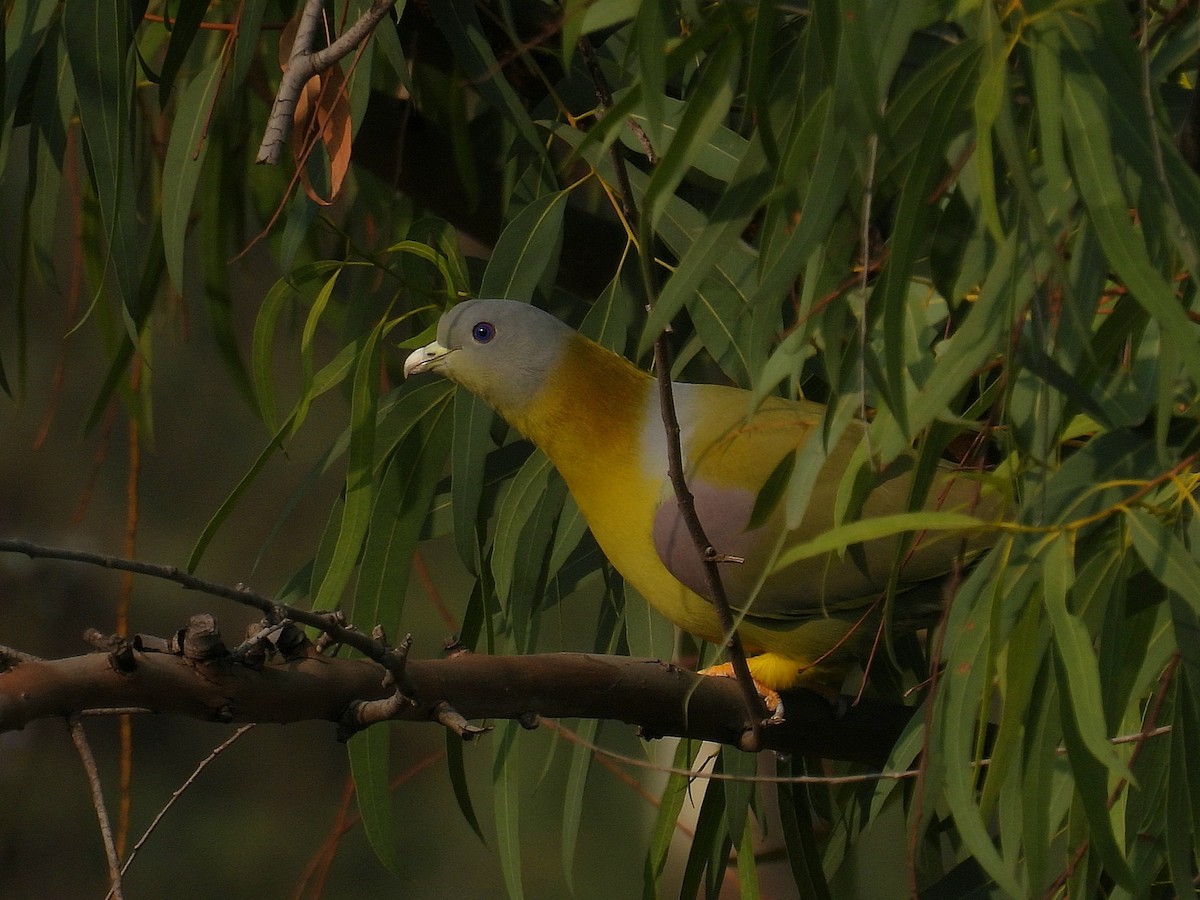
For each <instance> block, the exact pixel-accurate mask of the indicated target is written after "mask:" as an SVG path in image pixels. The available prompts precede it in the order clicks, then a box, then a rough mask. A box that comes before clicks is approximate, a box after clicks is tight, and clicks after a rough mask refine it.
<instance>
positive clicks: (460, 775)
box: [446, 728, 487, 845]
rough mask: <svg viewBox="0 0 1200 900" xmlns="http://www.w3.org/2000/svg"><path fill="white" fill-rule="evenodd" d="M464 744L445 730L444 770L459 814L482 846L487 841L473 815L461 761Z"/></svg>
mask: <svg viewBox="0 0 1200 900" xmlns="http://www.w3.org/2000/svg"><path fill="white" fill-rule="evenodd" d="M465 744H466V741H464V740H463V739H462V738H461V737H459V736H458V735H457V734H455V733H454V732H453V731H451V730H450V729H449V728H447V729H446V769H447V771H448V773H449V775H450V786H451V787H452V788H453V789H454V800H455V802H457V803H458V809H459V812H461V813H462V817H463V818H464V819H465V820H466V822H467V824H468V825H470V826H471V830H472V831H474V832H475V834H476V836H477V837H478V838H479V840H480V841H481V842H482V843H483V844H485V845H486V844H487V840H486V839H485V838H484V836H483V828H481V827H480V825H479V819H478V817H477V816H476V815H475V805H474V804H473V803H472V802H471V790H470V787H469V786H468V785H467V769H466V765H465V762H464V759H463V746H464V745H465Z"/></svg>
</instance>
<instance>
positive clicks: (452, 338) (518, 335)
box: [404, 300, 574, 418]
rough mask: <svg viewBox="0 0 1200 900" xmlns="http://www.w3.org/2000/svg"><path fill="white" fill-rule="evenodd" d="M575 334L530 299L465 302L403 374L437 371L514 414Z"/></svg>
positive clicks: (507, 413) (503, 412)
mask: <svg viewBox="0 0 1200 900" xmlns="http://www.w3.org/2000/svg"><path fill="white" fill-rule="evenodd" d="M572 334H574V332H573V331H572V330H571V329H570V328H569V327H567V326H566V325H564V324H563V323H562V322H560V321H559V320H558V319H556V318H554V316H552V315H550V314H549V313H547V312H545V311H543V310H541V309H538V308H537V307H536V306H530V305H529V304H528V303H519V302H517V301H515V300H467V301H466V302H464V303H459V304H458V305H457V306H455V307H454V308H453V309H451V310H450V311H449V312H447V313H446V314H445V315H443V316H442V318H441V321H439V322H438V330H437V341H435V342H434V343H432V344H428V345H426V346H424V347H422V348H421V349H420V350H416V351H414V352H413V353H412V354H411V355H410V356H409V357H408V359H407V360H406V361H405V363H404V376H405V377H406V378H407V377H408V376H410V375H416V374H419V373H421V372H438V373H440V374H442V375H445V376H446V377H447V378H449V379H451V380H452V381H455V382H457V383H458V384H461V385H462V386H463V387H465V388H466V389H467V390H469V391H471V392H472V393H475V394H478V395H479V396H480V397H482V398H483V399H484V400H486V401H487V402H488V403H489V404H491V405H492V406H493V407H495V408H496V410H497V411H499V412H500V414H501V415H503V416H505V417H506V418H511V417H512V416H518V415H520V413H521V411H522V410H524V408H525V406H526V405H527V404H528V403H529V401H530V400H531V399H533V397H534V396H535V395H536V394H537V393H538V391H540V390H541V388H542V386H543V385H544V384H545V382H546V379H547V378H548V377H549V376H550V374H551V373H552V372H553V371H554V369H555V367H556V366H557V365H558V361H559V359H561V357H562V353H563V349H564V348H565V347H566V344H567V340H568V339H569V338H570V336H571V335H572Z"/></svg>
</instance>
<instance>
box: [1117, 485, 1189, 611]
mask: <svg viewBox="0 0 1200 900" xmlns="http://www.w3.org/2000/svg"><path fill="white" fill-rule="evenodd" d="M1124 512H1125V521H1126V522H1128V523H1129V537H1130V539H1131V540H1132V541H1133V547H1134V549H1135V550H1137V554H1138V556H1139V557H1141V559H1142V562H1143V563H1145V565H1146V568H1147V569H1149V570H1150V574H1151V575H1153V576H1154V577H1155V578H1156V579H1158V581H1159V582H1160V583H1161V584H1163V585H1165V586H1166V587H1168V588H1170V589H1171V590H1172V591H1174V592H1175V593H1176V594H1177V595H1178V596H1179V597H1181V598H1183V600H1185V601H1186V602H1187V603H1188V604H1189V605H1190V606H1191V607H1192V610H1193V611H1194V612H1195V613H1197V614H1200V590H1198V589H1197V586H1198V585H1200V563H1197V562H1196V560H1195V559H1194V558H1193V557H1192V555H1191V554H1190V553H1189V552H1188V549H1187V548H1186V547H1185V546H1184V545H1183V542H1182V541H1180V540H1179V538H1177V537H1175V535H1173V534H1171V532H1169V531H1168V530H1167V529H1166V527H1165V526H1164V525H1163V523H1162V522H1161V521H1160V520H1158V519H1156V518H1155V517H1154V516H1152V515H1150V513H1148V512H1146V511H1144V510H1141V509H1137V508H1136V507H1130V508H1128V509H1125V510H1124Z"/></svg>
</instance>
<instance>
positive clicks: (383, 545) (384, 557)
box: [320, 403, 451, 640]
mask: <svg viewBox="0 0 1200 900" xmlns="http://www.w3.org/2000/svg"><path fill="white" fill-rule="evenodd" d="M447 418H448V410H447V406H446V404H445V403H443V404H441V405H439V406H438V407H435V408H433V409H432V410H430V411H429V412H428V413H427V414H425V415H424V416H422V417H421V419H420V420H419V421H418V422H417V423H416V424H415V425H414V427H413V428H412V429H411V430H410V431H409V432H408V433H407V434H406V435H405V437H404V438H403V439H402V440H401V441H400V444H399V446H398V447H397V448H396V450H395V452H394V453H393V454H392V458H391V460H390V461H389V462H388V464H387V469H386V470H385V472H384V474H383V477H382V479H381V481H380V487H379V494H378V497H377V499H376V501H375V505H374V508H373V509H372V511H371V519H370V525H369V528H368V530H367V535H366V541H365V543H364V544H363V550H362V560H361V562H360V563H359V569H358V585H357V587H356V589H355V592H354V602H353V605H352V606H351V607H350V609H349V612H348V615H349V616H350V618H351V619H352V620H354V621H359V622H363V623H369V624H370V625H372V626H374V625H381V626H382V627H383V629H384V633H385V634H387V635H388V636H389V637H390V638H392V639H393V640H398V639H399V636H400V635H401V634H402V633H403V625H404V622H403V617H402V613H403V609H404V601H405V597H406V596H407V593H408V582H409V577H410V574H411V572H412V558H413V552H414V550H415V549H416V547H417V542H418V541H419V540H420V537H421V529H422V527H423V526H424V524H425V519H426V517H427V515H428V512H429V505H430V503H431V502H432V500H433V495H434V493H435V492H436V490H437V482H438V478H439V477H440V476H441V474H442V469H443V467H444V466H445V462H446V455H447V453H448V452H449V450H450V440H451V438H450V433H449V428H448V427H447V425H448V423H447V421H446V419H447ZM349 503H350V499H349V491H347V501H346V505H349ZM344 520H345V516H343V521H344ZM344 527H345V526H343V530H344ZM329 577H330V576H329V575H328V574H327V575H326V580H328V579H329ZM320 608H326V607H320Z"/></svg>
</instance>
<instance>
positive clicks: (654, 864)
mask: <svg viewBox="0 0 1200 900" xmlns="http://www.w3.org/2000/svg"><path fill="white" fill-rule="evenodd" d="M696 746H697V745H696V744H694V743H692V742H691V741H686V740H681V741H679V743H678V744H677V745H676V747H675V756H674V758H673V759H672V761H671V768H673V769H687V768H688V766H689V765H690V764H691V762H692V756H693V754H694V753H695V750H696ZM690 790H691V787H690V785H689V782H688V777H687V776H686V775H682V774H680V773H679V772H672V773H671V775H670V776H669V777H668V778H667V783H666V785H665V786H664V787H663V791H662V797H661V799H660V801H659V804H658V816H657V817H656V818H655V820H654V829H653V831H651V833H650V845H649V846H648V847H647V848H646V867H645V870H644V880H643V882H642V897H643V900H654V898H656V897H658V895H659V885H660V883H661V881H662V876H663V872H664V871H665V870H666V867H667V856H668V855H669V854H670V851H671V838H672V837H674V836H675V828H676V823H677V822H678V821H679V813H680V811H681V810H682V809H683V801H684V800H685V799H686V798H687V796H688V793H689V791H690Z"/></svg>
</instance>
